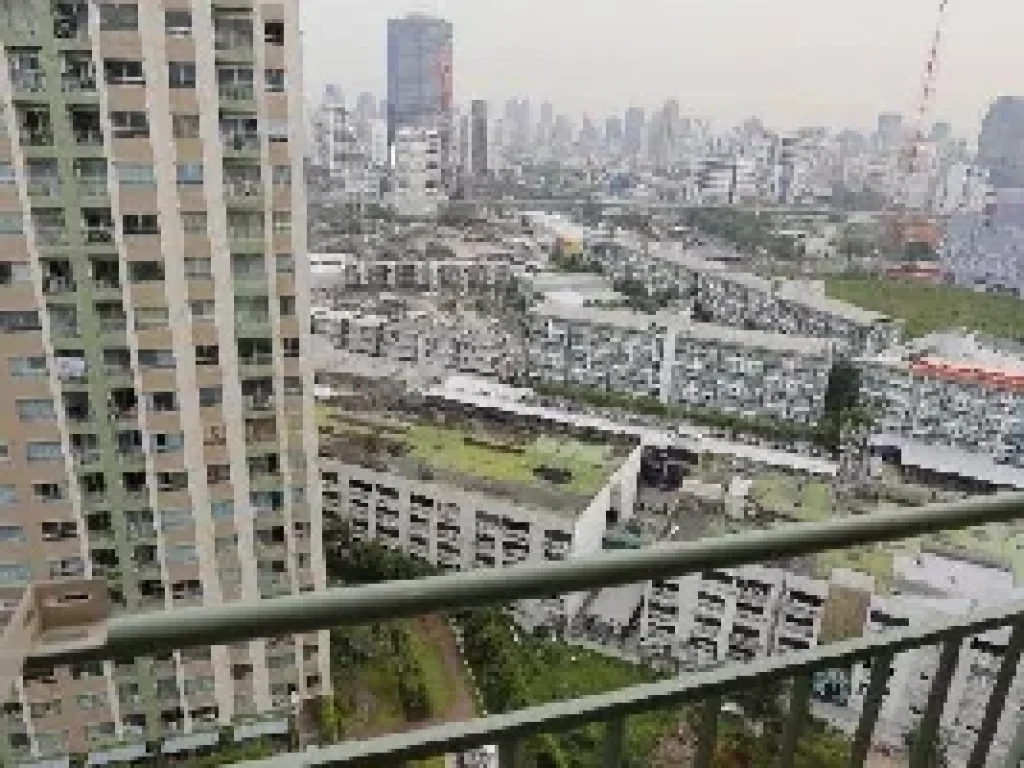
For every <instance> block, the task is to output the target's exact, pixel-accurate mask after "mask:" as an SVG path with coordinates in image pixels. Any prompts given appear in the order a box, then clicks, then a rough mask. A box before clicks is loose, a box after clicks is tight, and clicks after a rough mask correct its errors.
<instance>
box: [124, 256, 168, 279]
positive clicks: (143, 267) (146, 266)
mask: <svg viewBox="0 0 1024 768" xmlns="http://www.w3.org/2000/svg"><path fill="white" fill-rule="evenodd" d="M163 279H164V263H163V262H162V261H129V262H128V280H129V281H130V282H132V283H158V282H160V281H161V280H163Z"/></svg>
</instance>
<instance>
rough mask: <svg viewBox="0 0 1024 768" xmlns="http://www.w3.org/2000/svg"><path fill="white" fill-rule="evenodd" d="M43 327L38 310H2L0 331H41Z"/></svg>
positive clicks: (0, 313)
mask: <svg viewBox="0 0 1024 768" xmlns="http://www.w3.org/2000/svg"><path fill="white" fill-rule="evenodd" d="M42 327H43V326H42V325H40V324H39V313H38V312H34V311H28V312H0V333H23V332H26V331H39V330H42Z"/></svg>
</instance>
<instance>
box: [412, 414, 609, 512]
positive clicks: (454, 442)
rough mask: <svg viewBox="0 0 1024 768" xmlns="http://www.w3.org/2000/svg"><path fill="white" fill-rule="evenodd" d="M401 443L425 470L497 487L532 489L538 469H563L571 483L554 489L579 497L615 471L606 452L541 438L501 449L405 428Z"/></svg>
mask: <svg viewBox="0 0 1024 768" xmlns="http://www.w3.org/2000/svg"><path fill="white" fill-rule="evenodd" d="M467 438H468V439H467ZM405 440H406V444H407V445H408V446H409V453H410V455H411V456H413V457H415V458H417V459H419V460H421V461H423V462H425V463H427V464H429V465H432V466H435V467H438V468H439V469H449V470H452V471H456V472H462V473H465V474H469V475H474V476H476V477H482V478H485V479H492V480H497V481H499V482H507V483H513V484H517V485H524V486H535V485H538V484H541V483H542V482H543V481H541V480H540V479H538V478H537V476H536V475H535V474H534V470H535V469H537V468H538V467H551V468H560V469H566V470H568V471H569V472H570V473H571V475H572V477H571V479H570V480H569V482H567V483H566V484H565V485H564V486H559V487H560V488H561V489H562V490H565V491H567V492H570V493H575V494H578V495H581V496H590V495H593V494H595V493H597V491H599V490H600V489H601V488H602V487H603V486H604V483H605V482H606V480H607V478H608V476H609V474H610V473H611V471H613V469H614V466H615V465H614V462H613V461H612V460H611V459H612V455H611V451H610V450H609V449H607V448H605V447H603V446H598V445H585V444H583V443H579V442H576V441H575V440H556V439H554V438H550V437H542V438H539V439H537V440H535V441H534V442H532V443H519V444H516V445H514V446H508V447H507V448H506V447H503V446H500V445H498V444H485V443H483V441H482V440H481V441H480V442H474V441H473V439H472V435H471V434H470V433H468V432H466V431H463V430H458V429H443V428H440V427H434V426H426V425H417V426H414V427H411V428H410V429H409V431H408V432H407V433H406V436H405Z"/></svg>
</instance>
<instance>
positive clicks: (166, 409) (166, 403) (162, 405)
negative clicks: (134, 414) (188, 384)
mask: <svg viewBox="0 0 1024 768" xmlns="http://www.w3.org/2000/svg"><path fill="white" fill-rule="evenodd" d="M149 408H150V410H151V411H154V412H155V413H174V412H176V411H177V410H178V395H177V394H175V393H174V392H150V393H149Z"/></svg>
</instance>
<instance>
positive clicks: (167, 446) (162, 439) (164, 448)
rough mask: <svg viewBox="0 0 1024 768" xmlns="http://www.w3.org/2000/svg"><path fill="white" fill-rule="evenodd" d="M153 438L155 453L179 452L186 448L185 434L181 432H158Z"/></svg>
mask: <svg viewBox="0 0 1024 768" xmlns="http://www.w3.org/2000/svg"><path fill="white" fill-rule="evenodd" d="M151 439H152V441H153V451H154V452H155V453H178V452H179V451H182V450H184V448H185V435H184V434H182V433H181V432H158V433H157V434H155V435H153V436H152V438H151Z"/></svg>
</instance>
